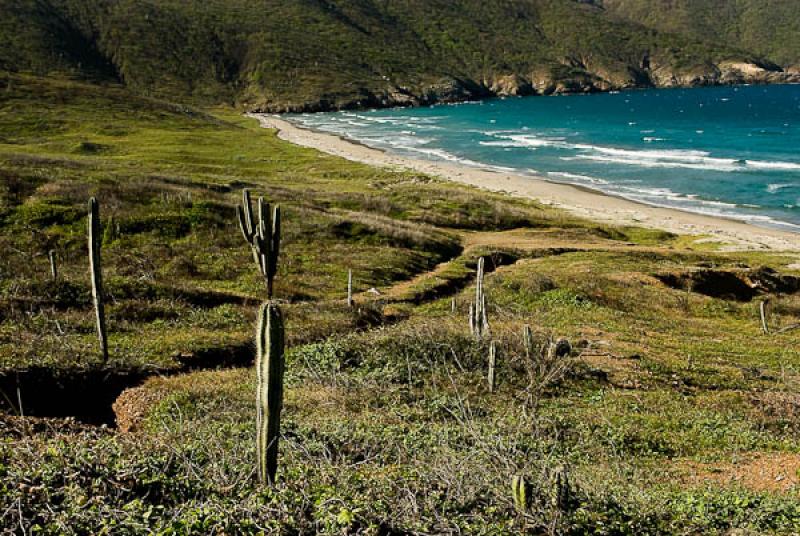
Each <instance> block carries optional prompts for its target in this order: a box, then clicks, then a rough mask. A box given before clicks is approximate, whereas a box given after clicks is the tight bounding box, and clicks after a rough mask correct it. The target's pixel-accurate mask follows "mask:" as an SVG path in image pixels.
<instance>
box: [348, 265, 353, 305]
mask: <svg viewBox="0 0 800 536" xmlns="http://www.w3.org/2000/svg"><path fill="white" fill-rule="evenodd" d="M347 306H348V307H351V308H352V307H353V270H348V271H347Z"/></svg>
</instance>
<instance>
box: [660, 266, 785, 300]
mask: <svg viewBox="0 0 800 536" xmlns="http://www.w3.org/2000/svg"><path fill="white" fill-rule="evenodd" d="M654 276H655V277H656V279H658V280H659V281H661V282H662V283H664V284H665V285H667V286H669V287H672V288H675V289H680V290H688V289H691V291H692V292H697V293H698V294H703V295H704V296H710V297H712V298H721V299H723V300H735V301H751V300H752V299H753V298H755V297H756V296H758V295H759V294H765V293H777V294H794V293H796V292H798V291H800V277H796V276H792V275H783V274H780V273H778V272H776V271H774V270H772V269H770V268H758V269H755V270H750V269H743V270H714V269H701V270H693V271H686V272H678V273H663V274H654Z"/></svg>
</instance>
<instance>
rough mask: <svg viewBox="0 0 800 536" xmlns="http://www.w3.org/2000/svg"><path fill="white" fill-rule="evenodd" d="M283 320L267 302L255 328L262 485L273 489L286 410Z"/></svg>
mask: <svg viewBox="0 0 800 536" xmlns="http://www.w3.org/2000/svg"><path fill="white" fill-rule="evenodd" d="M283 351H284V328H283V316H282V315H281V311H280V309H279V308H278V306H277V305H275V304H272V303H269V302H266V303H264V304H262V305H261V308H260V310H259V312H258V324H257V327H256V375H257V390H256V457H257V473H258V479H259V481H260V482H261V483H268V484H270V485H273V484H274V483H275V473H276V472H277V469H278V440H279V437H280V426H281V408H282V407H283V372H284V368H285V360H284V354H283Z"/></svg>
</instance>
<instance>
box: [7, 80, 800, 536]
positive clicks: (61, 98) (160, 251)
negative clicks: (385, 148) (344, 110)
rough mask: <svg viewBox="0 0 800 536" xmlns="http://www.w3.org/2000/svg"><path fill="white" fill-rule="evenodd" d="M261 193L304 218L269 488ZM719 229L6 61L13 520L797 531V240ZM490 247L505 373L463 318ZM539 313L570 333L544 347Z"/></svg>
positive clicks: (490, 285) (60, 527)
mask: <svg viewBox="0 0 800 536" xmlns="http://www.w3.org/2000/svg"><path fill="white" fill-rule="evenodd" d="M244 188H248V189H250V190H251V191H252V193H253V195H254V196H264V197H265V199H266V200H268V201H269V202H272V203H279V204H280V205H281V208H282V210H283V216H284V221H283V249H282V252H281V258H280V261H279V271H278V276H277V278H276V298H277V299H278V300H279V302H280V303H281V307H282V308H283V310H284V313H285V315H286V317H287V344H288V353H287V371H286V386H285V402H284V410H283V423H282V429H281V434H282V440H281V444H280V462H279V463H280V465H279V468H278V482H277V485H276V486H275V487H273V488H269V487H262V486H259V485H258V484H257V483H256V480H255V463H254V458H255V442H254V434H255V431H254V421H255V410H254V389H255V374H254V372H253V367H252V359H253V351H254V350H253V343H252V341H253V334H254V322H255V313H256V309H257V307H258V305H259V303H260V302H261V300H263V299H264V296H265V291H264V285H263V281H262V279H261V277H260V276H259V274H258V272H257V269H256V267H255V264H254V262H253V259H252V256H251V253H250V251H249V248H248V246H247V244H246V243H245V242H244V239H243V237H242V236H241V234H240V232H239V229H238V227H237V223H236V219H235V214H234V206H235V204H236V203H237V202H239V200H240V197H241V192H242V189H244ZM91 196H96V197H97V199H98V201H99V203H100V213H101V218H102V221H103V246H102V258H103V269H104V277H105V287H106V294H107V311H106V312H107V315H108V323H109V326H108V327H109V335H110V341H109V346H110V354H111V358H110V360H109V362H108V363H105V364H104V363H102V362H101V359H100V356H99V352H98V345H97V336H96V333H95V327H94V313H93V309H92V304H91V288H90V280H89V276H88V273H87V270H88V259H87V246H86V211H87V201H88V199H89V197H91ZM700 238H702V237H685V236H674V235H671V234H668V233H665V232H660V231H654V230H647V229H640V228H614V227H608V226H605V225H599V224H596V223H593V222H589V221H585V220H579V219H576V218H574V217H572V216H570V215H569V214H567V213H564V212H561V211H559V210H557V209H553V208H549V207H545V206H542V205H539V204H537V203H535V202H532V201H524V200H519V199H514V198H510V197H505V196H502V195H499V194H490V193H486V192H483V191H479V190H476V189H470V188H467V187H463V186H459V185H455V184H451V183H447V182H443V181H440V180H437V179H433V178H431V177H426V176H423V175H420V174H416V173H411V172H395V171H390V170H382V169H375V168H370V167H368V166H365V165H361V164H356V163H352V162H348V161H345V160H343V159H341V158H337V157H332V156H327V155H324V154H320V153H318V152H315V151H312V150H308V149H303V148H299V147H296V146H293V145H290V144H288V143H286V142H283V141H281V140H279V139H278V138H277V137H276V136H275V133H274V132H271V131H268V130H264V129H260V128H259V127H258V124H257V122H256V121H255V120H252V119H248V118H246V117H243V116H242V115H241V114H240V113H239V112H238V111H236V110H234V109H230V108H205V109H197V108H190V107H186V106H183V105H180V104H175V103H169V102H165V101H162V100H156V99H150V98H146V97H141V96H135V95H132V94H131V93H129V92H128V91H126V90H124V89H123V88H121V87H118V86H114V85H108V86H99V85H91V84H86V83H83V82H79V81H72V80H68V79H52V78H48V79H45V78H38V77H33V76H27V75H21V74H13V75H12V74H0V252H2V254H1V255H0V391H2V396H1V397H0V529H3V530H5V531H8V532H10V533H20V534H22V533H24V534H64V533H78V534H85V533H92V534H137V533H147V532H152V533H158V534H187V533H192V534H237V533H253V534H259V533H285V534H310V533H320V532H322V533H330V534H343V533H345V534H381V535H388V534H433V533H436V534H439V533H461V534H507V533H508V534H510V533H530V534H701V533H703V534H714V533H716V534H762V533H777V534H794V533H797V532H798V531H800V496H799V495H798V493H799V490H800V448H799V447H798V439H800V424H799V423H800V420H798V418H799V417H800V353H799V352H798V350H797V349H798V343H800V330H785V331H782V332H781V329H782V328H784V327H788V326H791V325H792V324H794V323H796V322H798V316H800V294H798V291H799V290H800V271H798V270H797V263H798V260H797V255H796V254H783V253H780V252H736V253H726V252H722V251H719V250H717V249H716V248H715V247H713V246H712V245H710V243H709V242H707V241H704V240H700ZM50 251H54V252H55V256H56V258H57V266H58V277H57V278H56V279H55V280H53V277H52V274H51V272H50V263H49V260H48V253H49V252H50ZM480 257H484V258H485V259H486V265H487V272H488V273H487V276H486V283H485V286H486V294H487V298H488V310H489V322H490V325H491V331H492V337H493V338H494V340H495V341H496V342H497V347H498V367H499V368H498V373H497V374H498V384H497V389H496V390H495V392H493V393H490V392H489V390H488V388H487V382H486V372H487V371H486V368H487V354H488V341H486V340H477V339H475V338H474V337H472V336H471V335H470V333H469V330H468V325H467V311H468V308H469V304H470V300H471V299H472V297H473V295H474V291H475V282H474V276H475V267H476V264H477V260H478V259H479V258H480ZM348 270H352V271H353V274H354V283H355V291H356V296H355V298H356V305H357V306H356V307H354V308H352V309H351V308H348V307H347V305H346V285H347V272H348ZM767 297H769V298H771V300H772V314H771V315H770V318H769V322H770V328H771V331H772V333H771V334H769V335H765V334H763V333H762V329H761V325H760V321H759V312H758V310H759V303H760V302H761V301H762V300H763V299H765V298H767ZM526 325H529V326H531V327H532V329H533V331H534V333H535V335H536V341H537V344H538V345H545V344H546V343H547V342H548V341H550V340H554V339H556V338H561V337H564V338H567V339H568V340H569V341H570V342H571V344H572V351H571V354H570V355H569V356H566V357H563V358H558V359H554V358H547V357H542V355H541V354H540V353H539V352H538V350H537V351H536V352H534V353H533V355H530V354H529V352H526V349H525V348H524V346H523V341H522V332H523V328H524V326H526ZM537 348H538V346H537ZM518 475H523V476H524V477H525V481H526V482H527V483H528V489H527V492H528V496H527V499H526V501H525V503H526V504H525V505H524V507H520V505H515V502H514V497H513V496H512V480H513V478H514V477H515V476H518Z"/></svg>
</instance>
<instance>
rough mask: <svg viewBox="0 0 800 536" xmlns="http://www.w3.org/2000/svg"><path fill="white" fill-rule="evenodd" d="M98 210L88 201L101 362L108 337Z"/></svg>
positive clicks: (93, 290) (106, 352)
mask: <svg viewBox="0 0 800 536" xmlns="http://www.w3.org/2000/svg"><path fill="white" fill-rule="evenodd" d="M101 239H102V237H101V234H100V208H99V206H98V204H97V199H95V198H94V197H92V198H91V199H89V268H90V270H91V274H92V300H93V301H94V310H95V316H96V320H97V338H98V339H99V341H100V352H101V354H102V355H103V362H104V363H105V362H106V361H108V337H107V335H106V312H105V304H104V301H103V270H102V264H101V262H100V244H101Z"/></svg>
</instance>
